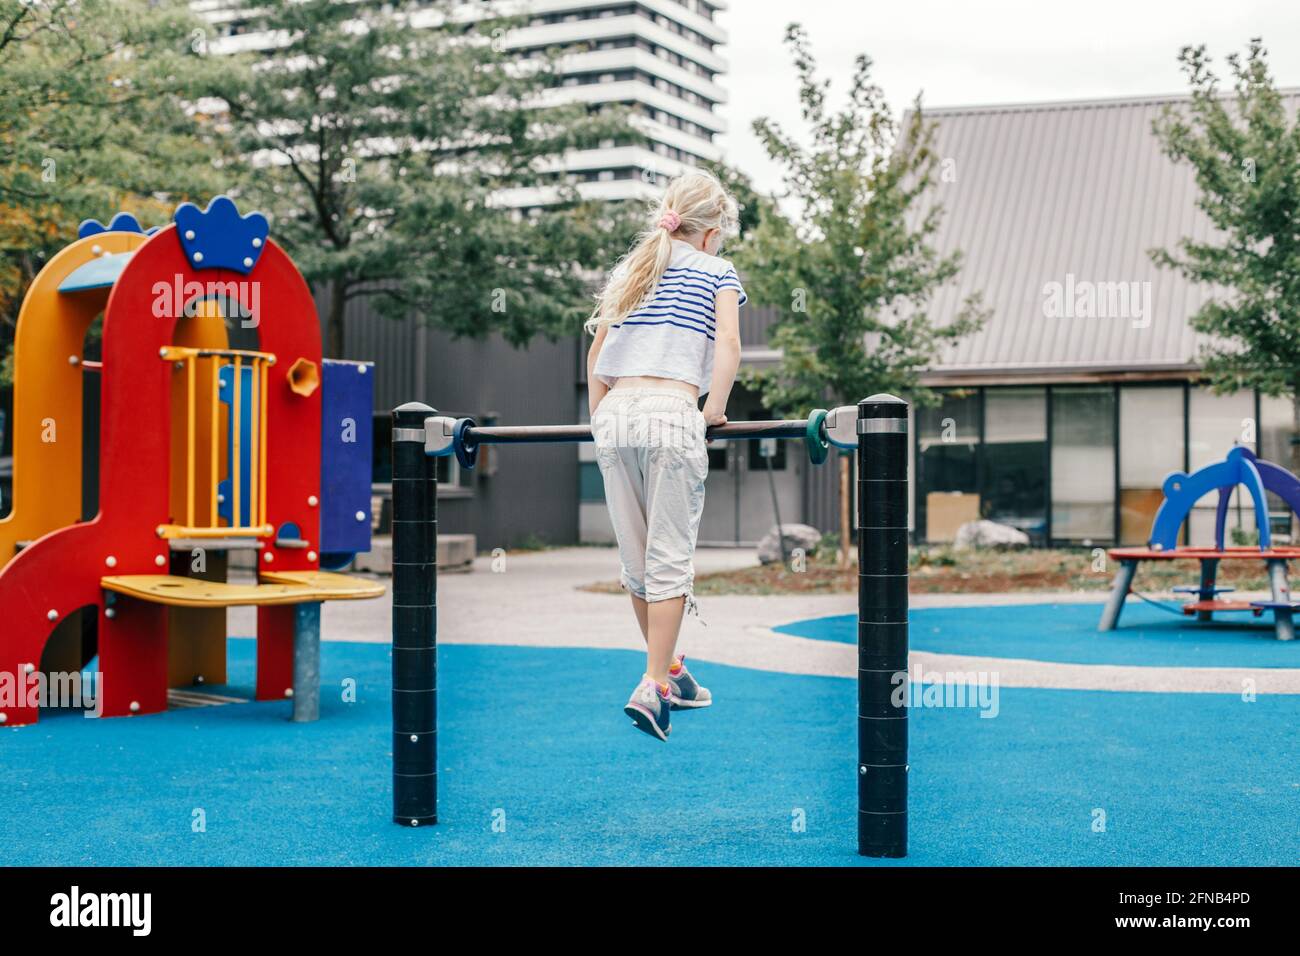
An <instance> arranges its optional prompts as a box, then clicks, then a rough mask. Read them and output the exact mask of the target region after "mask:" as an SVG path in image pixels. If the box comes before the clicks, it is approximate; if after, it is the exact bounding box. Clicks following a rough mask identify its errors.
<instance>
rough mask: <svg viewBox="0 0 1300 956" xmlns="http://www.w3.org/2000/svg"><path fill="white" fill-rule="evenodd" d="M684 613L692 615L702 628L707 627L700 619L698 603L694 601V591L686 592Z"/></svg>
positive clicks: (705, 622) (706, 623)
mask: <svg viewBox="0 0 1300 956" xmlns="http://www.w3.org/2000/svg"><path fill="white" fill-rule="evenodd" d="M686 613H687V614H692V613H693V614H694V615H695V617H696V619H697V620H698V621H699V622H700V624H701V625H703V626H704V627H708V626H709V623H708V622H707V621H705V620H704V619H703V618H702V617H700V602H699V601H697V600H695V592H694V591H687V592H686Z"/></svg>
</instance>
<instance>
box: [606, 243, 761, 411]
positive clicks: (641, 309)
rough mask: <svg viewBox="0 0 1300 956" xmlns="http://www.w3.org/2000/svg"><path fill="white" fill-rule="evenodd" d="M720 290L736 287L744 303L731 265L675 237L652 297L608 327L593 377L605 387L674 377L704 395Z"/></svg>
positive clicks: (710, 370) (710, 368)
mask: <svg viewBox="0 0 1300 956" xmlns="http://www.w3.org/2000/svg"><path fill="white" fill-rule="evenodd" d="M721 289H735V290H736V291H737V292H738V293H739V294H740V304H741V305H744V304H745V299H746V296H745V290H744V289H743V288H741V285H740V279H739V278H737V276H736V269H735V267H734V266H733V265H732V264H731V263H730V262H728V261H727V260H726V259H719V258H718V257H717V256H711V255H709V254H708V253H706V252H700V251H699V250H698V249H696V248H695V247H694V246H692V245H691V244H690V243H689V242H683V241H682V240H680V239H674V240H673V250H672V258H671V259H670V260H669V262H668V268H667V269H666V270H665V271H664V274H663V278H661V279H660V280H659V284H658V285H657V286H655V290H654V293H653V294H652V295H650V296H649V297H648V298H647V299H646V300H645V301H644V302H642V303H641V305H639V306H637V308H636V310H635V311H633V312H632V314H631V315H629V316H628V317H627V318H626V319H624V320H623V321H622V322H620V323H619V324H618V325H613V326H610V328H609V331H608V332H607V333H606V334H605V341H604V343H603V344H602V345H601V347H600V355H599V356H597V358H596V367H595V369H594V370H593V372H592V374H594V375H595V376H596V378H598V379H600V380H601V381H602V382H604V383H605V384H606V385H609V386H613V384H614V382H615V381H617V380H618V379H619V378H621V377H623V376H633V375H652V376H655V377H656V378H671V379H677V380H678V381H682V382H689V383H690V384H692V385H696V386H698V387H699V389H700V394H701V395H704V394H705V393H707V392H708V390H709V385H710V383H711V382H712V380H713V342H714V332H715V330H716V328H717V316H716V314H715V300H716V298H717V295H718V292H719V290H721Z"/></svg>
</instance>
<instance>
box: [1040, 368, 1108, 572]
mask: <svg viewBox="0 0 1300 956" xmlns="http://www.w3.org/2000/svg"><path fill="white" fill-rule="evenodd" d="M1114 534H1115V390H1114V389H1113V388H1111V387H1109V386H1077V387H1076V386H1062V387H1056V388H1053V389H1052V538H1053V540H1056V541H1060V542H1062V543H1065V544H1078V545H1083V546H1084V547H1088V546H1091V545H1094V544H1098V543H1101V542H1106V541H1110V540H1111V539H1112V538H1113V537H1114Z"/></svg>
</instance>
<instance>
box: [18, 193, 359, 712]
mask: <svg viewBox="0 0 1300 956" xmlns="http://www.w3.org/2000/svg"><path fill="white" fill-rule="evenodd" d="M268 233H269V224H268V222H267V219H266V218H265V217H264V216H262V215H261V214H260V213H252V214H249V215H246V216H245V215H240V213H239V211H238V210H237V208H236V207H235V204H234V202H232V201H231V200H230V199H229V198H227V197H224V196H218V197H216V198H215V199H213V200H212V202H211V203H210V204H209V205H208V207H207V208H206V209H203V210H200V209H199V208H198V207H197V206H195V205H193V204H190V203H185V204H182V205H181V206H179V207H178V208H177V209H176V212H175V215H174V217H173V222H172V223H170V224H168V225H166V226H163V227H157V228H154V229H150V230H148V231H147V232H146V231H145V230H144V229H142V228H141V226H140V224H139V222H138V221H137V220H136V219H135V218H134V217H132V216H130V215H129V214H119V215H118V216H116V217H115V218H114V219H113V220H112V221H111V222H110V223H109V224H108V225H107V226H103V225H101V224H99V223H98V222H94V221H87V222H85V223H83V224H82V226H81V228H80V230H79V238H78V239H77V240H76V241H75V242H72V243H71V244H69V245H68V246H67V247H66V248H64V249H63V250H61V251H60V252H59V253H58V254H57V255H55V256H54V257H52V258H51V260H50V262H49V263H48V264H47V265H46V266H45V268H44V269H42V270H41V272H40V273H39V274H38V275H37V277H36V278H35V280H34V281H33V282H32V285H31V288H30V289H29V290H28V293H27V295H26V297H25V299H24V301H23V304H22V307H21V310H20V312H19V318H18V325H17V329H16V332H15V344H14V406H13V421H12V423H11V428H12V432H13V436H14V481H13V505H12V511H11V513H10V514H9V515H8V516H7V517H6V518H4V519H3V520H0V614H3V621H4V623H3V627H2V628H0V677H4V676H6V675H7V676H8V677H9V678H10V681H11V683H16V685H17V688H18V694H17V695H16V697H15V696H13V695H11V696H10V697H8V698H6V697H5V696H4V695H0V724H7V725H9V726H14V725H17V724H26V723H32V722H34V721H36V720H37V718H38V716H39V707H38V706H32V705H31V702H30V701H29V700H28V698H27V695H26V693H25V692H24V691H25V690H26V689H27V685H28V684H29V683H30V682H32V681H33V680H34V678H35V677H36V676H38V672H39V673H40V674H46V675H50V674H54V673H63V674H67V673H76V672H79V671H80V670H81V669H82V668H83V667H84V666H85V665H86V664H87V663H89V662H90V661H91V660H92V659H93V658H95V657H96V656H98V659H99V665H98V668H97V670H98V673H99V675H100V676H99V680H98V684H97V687H96V690H95V694H96V695H97V697H99V698H100V699H99V704H100V705H101V707H102V713H103V715H104V716H108V717H117V716H123V715H129V714H148V713H155V712H158V711H162V710H165V709H166V707H167V698H168V688H169V687H183V686H191V685H193V684H196V683H205V684H209V685H212V684H222V683H224V682H225V680H226V637H227V635H226V609H227V608H229V607H232V606H255V607H257V609H258V610H257V682H256V698H257V699H258V700H270V699H284V698H286V697H291V698H293V718H294V719H295V720H299V721H304V720H314V719H316V716H317V710H318V701H319V697H318V694H319V686H318V679H319V678H318V675H319V630H320V618H319V613H320V603H321V602H322V601H329V600H349V599H362V598H372V597H378V596H379V595H381V594H383V587H382V586H380V585H377V584H374V583H372V582H370V581H367V580H363V579H358V578H351V577H348V576H345V575H342V574H337V573H332V572H331V570H330V569H337V568H341V567H344V566H346V564H347V563H348V562H349V561H350V560H351V557H352V556H353V555H354V554H355V553H357V552H360V551H366V550H368V549H369V547H370V521H371V519H370V477H371V454H372V450H371V449H372V446H371V438H370V436H371V429H372V427H373V426H372V418H371V416H372V407H373V378H374V376H373V374H372V369H371V367H370V366H369V365H367V364H365V363H354V362H335V361H324V360H323V359H322V355H321V338H320V325H319V320H318V317H317V311H316V305H315V302H314V300H313V298H312V294H311V291H310V289H309V288H308V286H307V283H306V282H305V281H304V279H303V277H302V275H301V274H300V273H299V272H298V270H297V268H296V267H295V266H294V264H293V262H292V261H291V260H290V258H289V256H288V255H286V253H285V252H284V251H283V250H282V249H281V248H280V247H279V246H278V245H277V244H276V243H275V242H274V241H272V240H271V239H270V238H269V237H268ZM101 315H102V319H103V326H102V361H100V362H92V361H88V360H86V358H85V347H86V343H87V332H88V331H89V330H90V329H91V327H92V324H93V323H94V322H95V320H96V319H97V318H98V317H100V316H101ZM87 376H92V378H89V379H87ZM96 386H97V387H98V392H99V403H98V405H99V418H100V421H99V426H98V429H97V435H96V434H95V429H94V428H93V423H92V422H91V421H88V420H87V416H86V415H85V414H84V413H83V392H90V391H93V390H94V389H95V388H96ZM88 433H89V434H88ZM96 439H97V440H96ZM83 440H85V444H87V446H89V447H90V449H91V451H90V452H89V453H86V454H83ZM95 446H97V457H96V456H95V455H94V454H93V449H94V447H95ZM95 461H97V463H98V469H97V474H98V481H97V482H96V481H94V480H93V475H92V477H91V478H86V477H85V476H87V475H89V474H90V469H91V468H92V467H93V465H94V463H95ZM87 502H90V504H87ZM239 550H245V551H251V552H254V553H255V555H256V566H257V569H258V580H257V582H256V583H253V584H231V583H227V571H228V567H229V555H230V553H231V552H233V551H239Z"/></svg>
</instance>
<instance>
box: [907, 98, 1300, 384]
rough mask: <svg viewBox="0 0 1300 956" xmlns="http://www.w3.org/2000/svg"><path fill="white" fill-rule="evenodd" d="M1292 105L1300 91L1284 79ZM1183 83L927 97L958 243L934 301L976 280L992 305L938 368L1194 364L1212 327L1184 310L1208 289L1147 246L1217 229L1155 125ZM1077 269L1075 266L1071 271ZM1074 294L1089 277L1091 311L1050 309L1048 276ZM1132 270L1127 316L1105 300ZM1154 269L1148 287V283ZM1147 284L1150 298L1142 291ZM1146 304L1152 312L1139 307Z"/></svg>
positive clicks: (1123, 369) (944, 242)
mask: <svg viewBox="0 0 1300 956" xmlns="http://www.w3.org/2000/svg"><path fill="white" fill-rule="evenodd" d="M1286 93H1287V97H1288V100H1289V101H1290V105H1291V111H1292V113H1293V114H1294V111H1295V108H1296V106H1297V104H1298V103H1300V91H1290V90H1289V91H1286ZM1187 101H1188V100H1187V97H1178V96H1165V97H1142V98H1126V99H1115V100H1096V101H1072V102H1059V103H1040V104H1017V105H1005V106H980V107H958V108H948V109H933V110H925V116H926V117H927V118H928V119H931V120H935V121H937V123H938V129H937V131H936V140H935V152H936V154H937V155H938V156H939V157H940V158H941V162H943V161H949V162H948V169H949V177H948V178H949V179H950V180H951V181H942V179H943V176H942V173H943V168H942V167H941V168H940V170H939V173H940V175H939V176H938V177H937V179H938V181H936V184H935V187H934V189H933V193H932V198H933V200H934V201H937V202H940V203H942V204H943V206H944V210H945V212H944V218H943V223H942V225H941V226H940V228H939V231H938V233H937V235H936V241H935V245H936V247H937V248H938V249H939V250H940V251H941V252H943V253H948V252H951V251H953V250H955V249H960V250H961V251H962V252H963V255H964V265H963V267H962V271H961V274H960V276H959V277H958V279H957V280H955V281H954V282H952V283H950V284H949V285H948V286H946V287H944V288H943V289H941V290H940V291H939V292H938V293H937V294H936V295H935V297H934V298H933V300H932V302H931V305H930V312H931V315H932V316H933V317H935V318H936V319H937V320H939V321H940V322H943V321H946V320H948V319H950V318H951V317H952V316H953V315H954V314H955V313H956V311H957V310H958V309H959V308H960V305H961V302H962V300H963V299H964V298H965V297H966V296H967V295H968V294H969V293H971V292H973V291H977V290H980V291H982V292H983V294H984V305H985V307H986V308H991V309H992V315H991V317H990V318H989V320H988V321H987V322H986V324H985V326H984V328H983V329H982V330H981V331H979V332H977V333H975V334H974V335H971V336H968V337H966V338H965V339H963V340H961V341H960V342H958V343H956V344H954V345H952V346H950V347H948V348H946V349H945V351H944V353H943V354H941V355H940V356H939V357H938V360H937V361H936V362H935V363H933V365H932V366H931V373H932V374H931V375H930V376H928V377H929V378H930V379H932V380H935V381H939V380H943V379H951V378H957V377H963V376H967V375H983V376H985V377H987V376H988V375H989V374H990V373H993V374H998V375H1005V376H1007V377H1011V376H1017V377H1019V376H1033V377H1036V378H1043V379H1048V380H1050V379H1053V378H1058V377H1059V378H1069V377H1075V376H1078V375H1080V374H1087V373H1095V374H1098V375H1101V376H1105V377H1118V376H1123V375H1126V374H1134V373H1138V374H1141V373H1150V372H1166V373H1176V372H1182V373H1186V372H1187V370H1189V369H1192V368H1194V367H1195V362H1196V356H1197V353H1198V352H1199V346H1200V344H1201V339H1202V337H1201V336H1199V335H1197V334H1196V333H1194V332H1193V331H1192V329H1191V328H1190V326H1189V324H1188V317H1189V316H1190V315H1191V314H1192V313H1193V312H1194V311H1195V310H1196V309H1197V307H1198V306H1200V305H1201V303H1202V302H1204V301H1205V299H1206V297H1207V289H1206V288H1205V287H1203V286H1196V285H1193V284H1191V283H1189V282H1188V281H1186V280H1185V279H1184V278H1183V277H1182V276H1181V275H1179V274H1178V273H1176V272H1174V271H1173V270H1169V269H1162V268H1159V267H1157V266H1156V265H1155V263H1153V262H1152V261H1151V257H1150V255H1149V250H1151V249H1153V248H1158V247H1164V248H1173V247H1174V245H1175V243H1176V242H1177V241H1178V240H1179V239H1181V238H1183V237H1190V238H1193V239H1204V238H1207V237H1208V236H1209V235H1210V233H1211V229H1210V224H1209V221H1208V219H1207V218H1206V217H1205V215H1204V214H1203V213H1202V212H1201V211H1200V210H1199V209H1198V208H1196V205H1195V201H1196V196H1197V190H1196V184H1195V181H1194V179H1193V175H1192V172H1191V169H1190V167H1188V166H1187V165H1186V164H1179V165H1175V164H1174V162H1173V161H1172V160H1170V159H1169V158H1168V157H1167V156H1165V154H1164V153H1163V152H1161V149H1160V144H1159V142H1158V141H1157V140H1156V138H1155V136H1154V135H1153V133H1152V130H1151V127H1152V121H1153V120H1155V119H1156V117H1157V116H1158V115H1159V114H1160V112H1161V110H1162V109H1163V108H1164V107H1165V106H1166V105H1173V106H1174V107H1175V108H1177V106H1178V105H1179V104H1186V103H1187ZM1070 277H1073V278H1072V279H1071V278H1070ZM1071 282H1073V289H1074V291H1075V292H1076V294H1078V293H1079V292H1080V290H1083V289H1084V284H1085V283H1088V284H1093V289H1092V291H1094V292H1096V293H1098V300H1097V301H1098V303H1099V305H1098V308H1097V309H1095V310H1094V311H1093V314H1092V315H1091V316H1089V315H1073V316H1071V315H1066V316H1061V317H1049V316H1048V315H1047V314H1045V302H1046V301H1047V299H1048V294H1047V289H1048V288H1049V283H1058V284H1060V289H1061V291H1062V292H1063V293H1064V292H1065V291H1067V290H1069V289H1070V288H1071V286H1070V285H1069V283H1071ZM1113 283H1137V285H1136V286H1134V285H1130V286H1128V287H1127V291H1129V292H1131V293H1136V294H1137V296H1138V298H1135V299H1133V300H1131V302H1130V307H1129V309H1128V311H1127V312H1126V313H1125V314H1122V315H1118V316H1116V315H1108V314H1107V313H1108V312H1113V311H1122V310H1119V309H1114V308H1110V307H1108V306H1107V305H1103V304H1101V303H1103V302H1106V303H1109V305H1110V306H1114V305H1115V304H1117V303H1121V302H1122V300H1120V299H1117V298H1111V297H1112V296H1116V295H1118V294H1119V292H1120V291H1122V290H1121V287H1119V286H1115V285H1102V284H1113ZM1144 283H1150V285H1149V286H1146V285H1143V284H1144ZM1148 290H1149V297H1148V296H1147V291H1148ZM1143 303H1145V305H1146V310H1145V315H1146V316H1149V319H1150V322H1149V325H1146V326H1145V327H1142V326H1143V322H1144V319H1145V316H1144V315H1143V311H1142V310H1141V309H1140V308H1139V306H1141V305H1142V304H1143Z"/></svg>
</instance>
